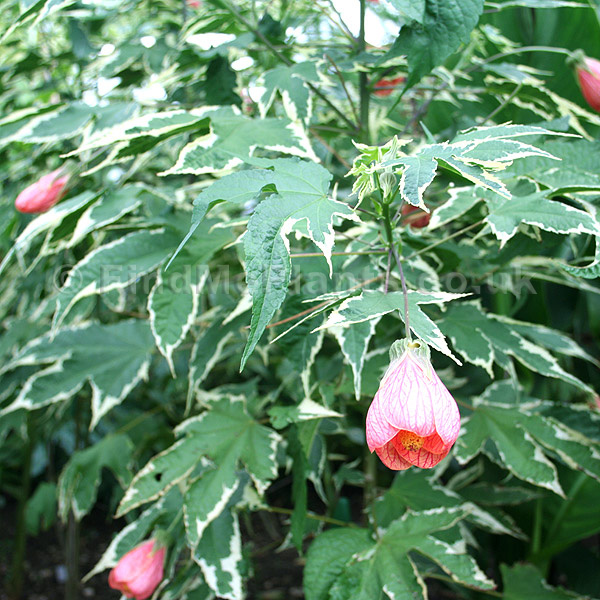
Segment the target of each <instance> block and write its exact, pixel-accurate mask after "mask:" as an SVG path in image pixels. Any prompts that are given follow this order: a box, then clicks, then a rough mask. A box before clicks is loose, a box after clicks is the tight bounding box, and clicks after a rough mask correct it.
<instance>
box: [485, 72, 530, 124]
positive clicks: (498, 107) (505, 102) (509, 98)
mask: <svg viewBox="0 0 600 600" xmlns="http://www.w3.org/2000/svg"><path fill="white" fill-rule="evenodd" d="M522 87H523V82H522V81H521V82H519V85H517V87H516V88H515V89H514V90H513V91H512V93H511V94H510V96H508V98H506V99H505V100H503V101H502V102H501V103H500V105H499V106H496V108H495V109H494V110H493V111H492V112H491V113H490V114H489V115H488V116H487V117H486V118H485V119H483V121H481V123H479V125H480V126H481V125H485V124H486V123H487V122H488V121H489V120H491V119H493V118H494V117H495V116H496V115H497V114H498V113H499V112H500V111H501V110H502V109H503V108H505V107H506V106H507V105H508V104H509V103H510V101H511V100H512V99H513V98H514V97H515V96H516V95H517V94H518V93H519V91H520V90H521V88H522Z"/></svg>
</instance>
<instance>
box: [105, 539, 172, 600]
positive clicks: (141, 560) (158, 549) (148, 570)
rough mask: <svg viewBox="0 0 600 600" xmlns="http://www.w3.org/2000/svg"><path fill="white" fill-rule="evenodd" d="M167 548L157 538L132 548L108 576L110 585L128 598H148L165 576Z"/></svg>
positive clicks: (137, 599) (140, 599)
mask: <svg viewBox="0 0 600 600" xmlns="http://www.w3.org/2000/svg"><path fill="white" fill-rule="evenodd" d="M165 553H166V548H165V547H164V546H161V545H160V544H159V543H158V542H157V540H156V539H152V540H148V541H147V542H144V543H143V544H140V545H139V546H136V547H135V548H134V549H133V550H130V551H129V552H128V553H127V554H125V556H123V557H122V558H121V560H120V561H119V562H118V563H117V566H116V567H115V568H114V569H113V570H112V571H111V572H110V574H109V576H108V585H110V587H111V588H113V589H115V590H119V591H120V592H122V593H123V594H124V595H125V596H126V597H127V598H135V600H146V598H149V597H150V596H151V595H152V594H153V593H154V590H155V589H156V588H157V586H158V584H159V583H160V582H161V580H162V578H163V568H164V562H165Z"/></svg>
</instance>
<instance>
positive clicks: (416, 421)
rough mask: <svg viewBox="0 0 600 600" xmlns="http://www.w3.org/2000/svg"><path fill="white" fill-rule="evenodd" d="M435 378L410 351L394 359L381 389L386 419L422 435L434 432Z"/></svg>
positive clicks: (390, 422)
mask: <svg viewBox="0 0 600 600" xmlns="http://www.w3.org/2000/svg"><path fill="white" fill-rule="evenodd" d="M433 372H434V371H433V369H431V373H433ZM432 381H433V380H432V379H430V377H429V376H428V374H426V373H425V372H424V371H423V368H422V366H421V365H420V364H419V363H418V362H417V361H416V360H415V359H414V358H412V356H411V354H410V352H407V353H405V354H404V355H403V356H402V357H401V358H400V359H398V360H397V361H394V362H393V363H392V364H391V365H390V367H389V368H388V370H387V372H386V374H385V375H384V377H383V380H382V381H381V385H380V386H379V392H378V394H379V395H380V405H381V409H382V410H381V414H382V415H383V417H384V418H385V420H386V421H387V422H388V423H389V424H390V425H392V426H393V427H395V428H396V429H406V430H407V431H412V432H413V433H416V434H417V435H419V436H421V437H427V436H429V435H431V434H432V433H434V432H435V421H434V413H433V397H432Z"/></svg>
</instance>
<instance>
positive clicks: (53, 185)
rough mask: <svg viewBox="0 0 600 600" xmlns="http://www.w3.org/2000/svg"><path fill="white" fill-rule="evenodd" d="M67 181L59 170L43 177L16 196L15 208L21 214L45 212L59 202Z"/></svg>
mask: <svg viewBox="0 0 600 600" xmlns="http://www.w3.org/2000/svg"><path fill="white" fill-rule="evenodd" d="M68 180H69V176H68V175H62V176H61V170H60V169H57V170H56V171H52V173H48V175H44V176H43V177H41V178H40V179H38V181H36V182H35V183H32V184H31V185H30V186H29V187H26V188H25V189H24V190H23V191H22V192H21V193H20V194H19V195H18V196H17V199H16V200H15V208H16V209H17V210H18V211H19V212H22V213H43V212H46V211H47V210H49V209H50V208H52V207H53V206H54V205H55V204H56V203H57V202H58V201H59V200H60V198H61V196H62V195H63V192H64V188H65V186H66V185H67V181H68Z"/></svg>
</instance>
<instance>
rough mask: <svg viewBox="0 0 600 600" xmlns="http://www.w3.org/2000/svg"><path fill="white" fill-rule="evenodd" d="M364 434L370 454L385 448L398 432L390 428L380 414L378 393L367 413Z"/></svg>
mask: <svg viewBox="0 0 600 600" xmlns="http://www.w3.org/2000/svg"><path fill="white" fill-rule="evenodd" d="M366 433H367V445H368V446H369V450H370V451H371V452H373V450H375V449H376V448H381V447H382V446H385V444H387V443H388V442H389V441H390V440H391V439H392V438H393V437H394V436H395V435H396V434H397V433H398V430H397V429H396V428H395V427H392V426H391V425H390V424H389V423H388V422H387V421H386V420H385V418H384V416H383V414H382V410H381V402H380V398H379V392H377V394H375V398H374V399H373V402H371V406H369V410H368V412H367V423H366Z"/></svg>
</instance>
